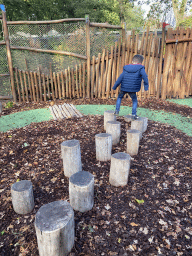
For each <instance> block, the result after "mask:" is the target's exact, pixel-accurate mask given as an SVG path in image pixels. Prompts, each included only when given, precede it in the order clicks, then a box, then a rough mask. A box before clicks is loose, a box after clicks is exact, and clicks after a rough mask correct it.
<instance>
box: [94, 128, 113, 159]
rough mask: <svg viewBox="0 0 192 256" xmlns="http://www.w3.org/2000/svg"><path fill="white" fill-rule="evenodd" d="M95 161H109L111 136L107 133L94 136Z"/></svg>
mask: <svg viewBox="0 0 192 256" xmlns="http://www.w3.org/2000/svg"><path fill="white" fill-rule="evenodd" d="M95 146H96V159H97V160H99V161H108V160H110V159H111V151H112V136H111V134H108V133H100V134H96V135H95Z"/></svg>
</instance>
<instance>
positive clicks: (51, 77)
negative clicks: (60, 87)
mask: <svg viewBox="0 0 192 256" xmlns="http://www.w3.org/2000/svg"><path fill="white" fill-rule="evenodd" d="M49 70H50V74H49V75H50V79H51V94H52V99H53V100H54V99H55V90H54V86H53V72H52V65H51V63H49Z"/></svg>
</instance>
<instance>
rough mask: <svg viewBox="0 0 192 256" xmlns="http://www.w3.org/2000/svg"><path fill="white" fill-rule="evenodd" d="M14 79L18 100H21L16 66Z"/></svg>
mask: <svg viewBox="0 0 192 256" xmlns="http://www.w3.org/2000/svg"><path fill="white" fill-rule="evenodd" d="M15 80H16V84H17V92H18V97H19V102H21V91H20V86H19V79H18V69H17V68H15Z"/></svg>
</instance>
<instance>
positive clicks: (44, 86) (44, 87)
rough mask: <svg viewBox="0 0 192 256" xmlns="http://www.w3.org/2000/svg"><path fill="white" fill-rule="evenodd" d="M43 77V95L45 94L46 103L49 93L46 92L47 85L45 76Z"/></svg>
mask: <svg viewBox="0 0 192 256" xmlns="http://www.w3.org/2000/svg"><path fill="white" fill-rule="evenodd" d="M42 77H43V94H44V97H43V99H44V101H46V100H47V92H46V85H45V74H42Z"/></svg>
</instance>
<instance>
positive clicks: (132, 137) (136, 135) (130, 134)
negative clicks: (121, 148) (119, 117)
mask: <svg viewBox="0 0 192 256" xmlns="http://www.w3.org/2000/svg"><path fill="white" fill-rule="evenodd" d="M141 135H142V133H141V132H140V131H138V130H135V129H131V130H128V131H127V153H128V154H129V155H131V156H134V155H137V154H138V150H139V142H140V138H141Z"/></svg>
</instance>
